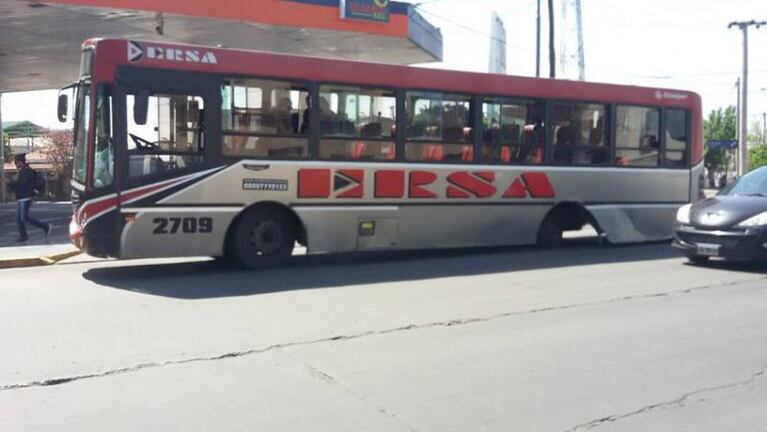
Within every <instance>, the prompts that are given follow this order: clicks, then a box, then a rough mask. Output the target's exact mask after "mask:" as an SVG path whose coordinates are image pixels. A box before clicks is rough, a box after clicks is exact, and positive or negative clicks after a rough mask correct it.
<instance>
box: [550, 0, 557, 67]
mask: <svg viewBox="0 0 767 432" xmlns="http://www.w3.org/2000/svg"><path fill="white" fill-rule="evenodd" d="M555 57H556V56H555V54H554V0H549V78H556V77H557V72H556V68H555V67H554V63H555Z"/></svg>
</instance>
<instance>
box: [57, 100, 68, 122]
mask: <svg viewBox="0 0 767 432" xmlns="http://www.w3.org/2000/svg"><path fill="white" fill-rule="evenodd" d="M68 109H69V97H67V95H66V94H60V95H59V104H58V107H57V109H56V115H57V117H58V118H59V121H60V122H62V123H64V122H66V121H67V111H68Z"/></svg>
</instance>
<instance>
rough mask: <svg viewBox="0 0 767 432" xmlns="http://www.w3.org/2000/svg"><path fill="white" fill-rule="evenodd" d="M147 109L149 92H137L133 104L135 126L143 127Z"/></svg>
mask: <svg viewBox="0 0 767 432" xmlns="http://www.w3.org/2000/svg"><path fill="white" fill-rule="evenodd" d="M148 108H149V92H148V91H146V90H142V91H140V92H138V94H137V95H136V99H135V102H134V103H133V122H134V123H136V124H137V125H145V124H146V116H147V109H148Z"/></svg>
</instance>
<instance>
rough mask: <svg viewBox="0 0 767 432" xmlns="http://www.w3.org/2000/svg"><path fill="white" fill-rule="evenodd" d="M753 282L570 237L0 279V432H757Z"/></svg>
mask: <svg viewBox="0 0 767 432" xmlns="http://www.w3.org/2000/svg"><path fill="white" fill-rule="evenodd" d="M765 269H767V266H765V265H745V266H743V265H723V264H715V265H712V266H711V267H708V268H702V267H695V266H691V265H687V264H685V261H684V260H683V259H682V258H679V257H677V256H676V255H675V253H674V252H673V251H672V250H671V249H670V247H669V246H668V245H666V244H650V245H640V246H627V247H599V246H596V245H593V244H591V243H588V242H582V241H581V242H577V243H574V244H573V245H571V246H569V247H565V248H563V249H560V250H555V251H542V250H538V249H533V248H511V249H492V250H483V251H476V250H475V251H465V250H462V251H449V252H437V253H435V252H432V253H410V254H404V255H403V254H374V255H367V256H362V257H360V256H340V257H332V258H316V257H297V258H296V259H295V261H294V263H293V264H292V265H291V266H290V267H288V268H283V269H273V270H269V271H262V272H253V273H251V272H241V271H236V270H230V269H225V268H221V267H218V266H217V265H216V264H215V263H213V262H211V261H207V260H167V261H128V262H113V261H108V262H98V263H93V262H91V263H73V264H67V265H56V266H51V267H43V268H29V269H11V270H0V346H2V347H3V348H2V355H0V430H3V431H6V430H8V431H26V430H37V431H105V430H109V431H137V430H163V431H212V430H215V431H440V432H441V431H583V430H598V431H650V430H652V431H661V430H663V431H675V432H678V431H695V432H700V431H717V432H720V431H764V430H767V374H765V370H766V369H765V368H767V318H766V317H767V271H765Z"/></svg>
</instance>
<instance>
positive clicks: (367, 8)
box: [340, 0, 389, 23]
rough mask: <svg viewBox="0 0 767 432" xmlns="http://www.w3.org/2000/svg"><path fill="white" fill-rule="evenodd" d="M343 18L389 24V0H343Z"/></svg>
mask: <svg viewBox="0 0 767 432" xmlns="http://www.w3.org/2000/svg"><path fill="white" fill-rule="evenodd" d="M340 6H341V18H343V19H353V20H361V21H373V22H381V23H387V22H389V0H341V4H340Z"/></svg>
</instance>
